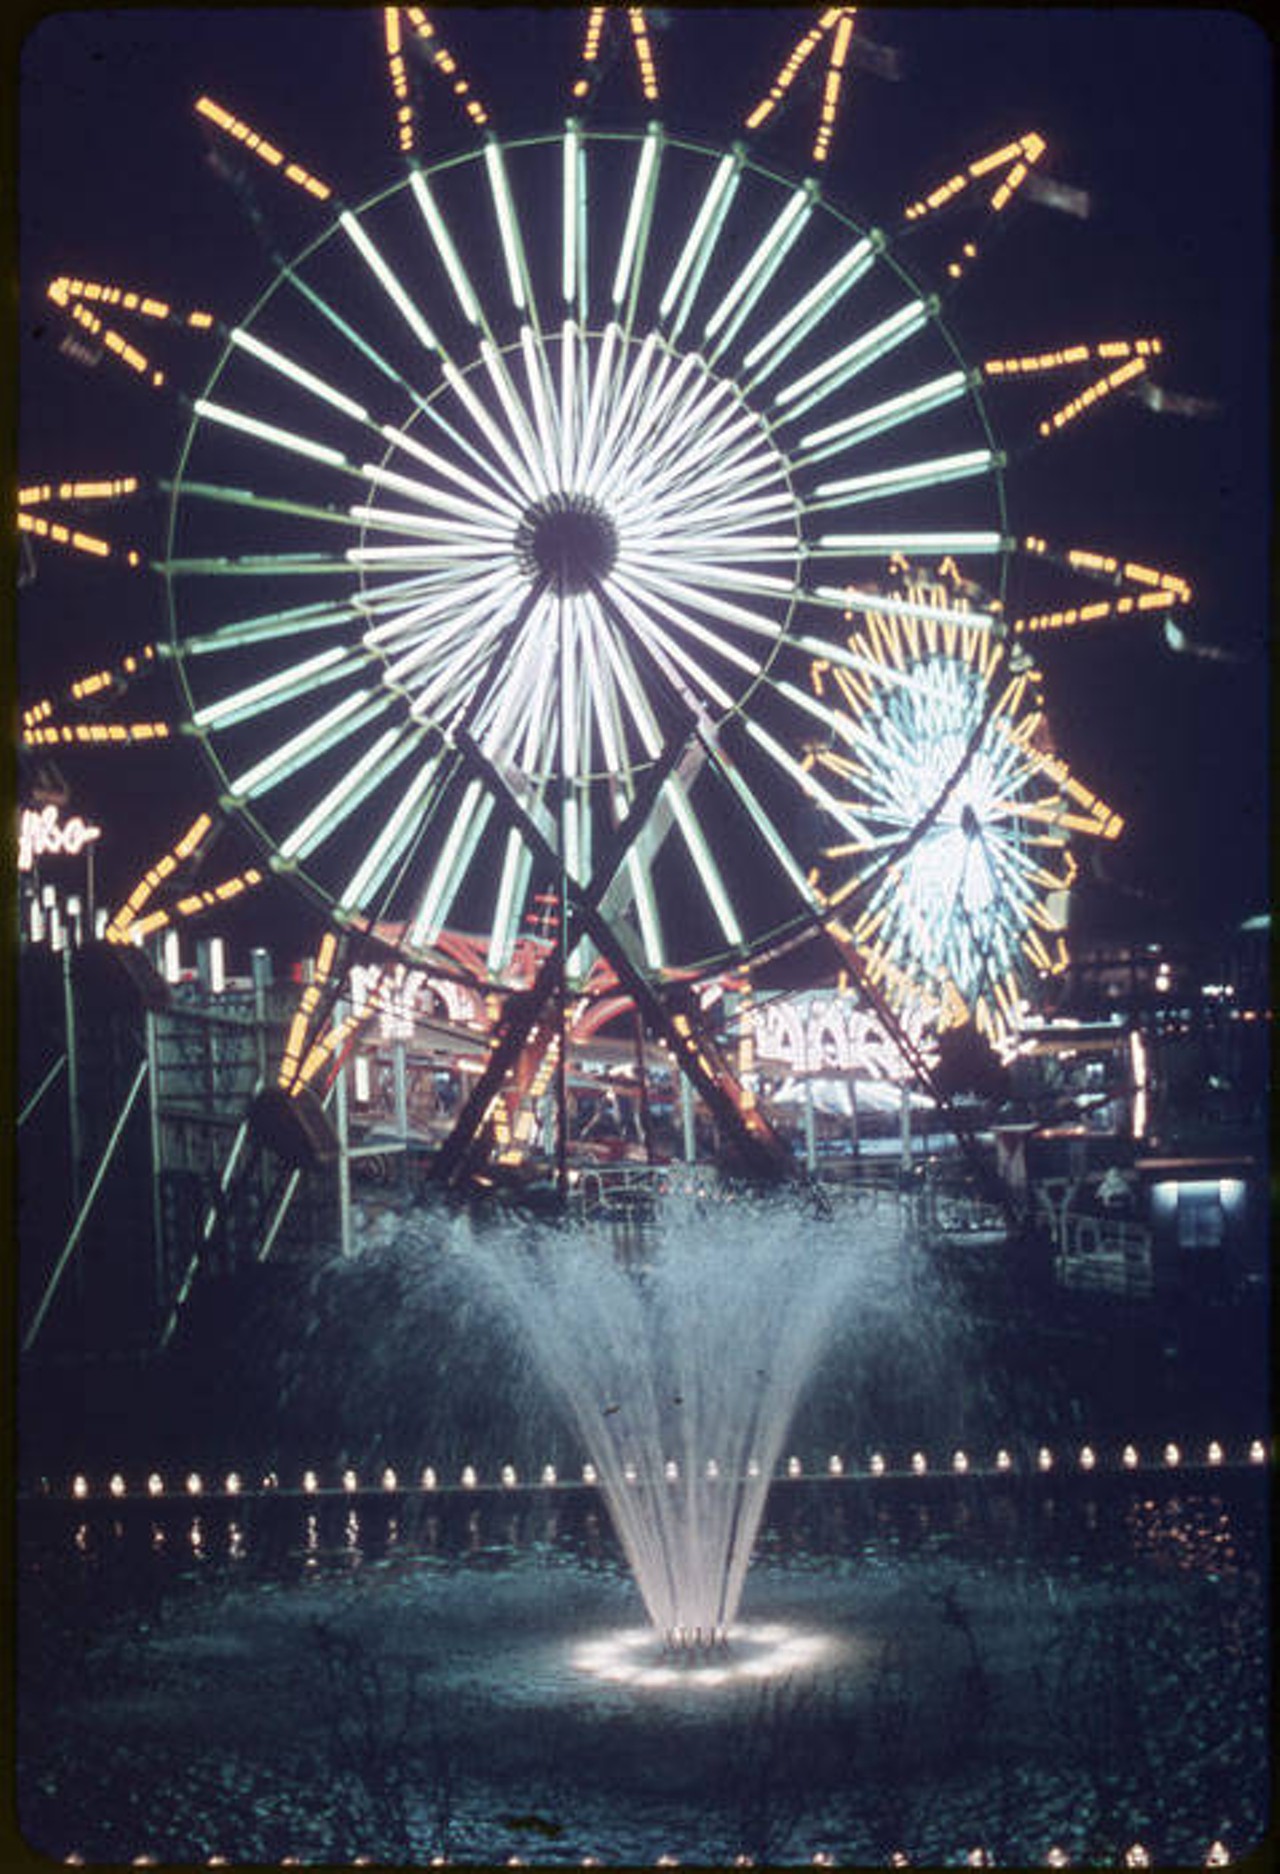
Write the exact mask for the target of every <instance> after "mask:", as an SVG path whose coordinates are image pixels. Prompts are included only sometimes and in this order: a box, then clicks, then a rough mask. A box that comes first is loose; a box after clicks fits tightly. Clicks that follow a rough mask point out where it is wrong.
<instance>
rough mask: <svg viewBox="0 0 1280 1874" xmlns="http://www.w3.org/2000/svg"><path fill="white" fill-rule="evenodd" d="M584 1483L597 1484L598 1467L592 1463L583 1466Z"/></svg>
mask: <svg viewBox="0 0 1280 1874" xmlns="http://www.w3.org/2000/svg"><path fill="white" fill-rule="evenodd" d="M582 1481H583V1483H584V1484H593V1483H595V1482H596V1481H597V1479H596V1467H595V1465H594V1464H591V1463H587V1464H584V1465H583V1467H582Z"/></svg>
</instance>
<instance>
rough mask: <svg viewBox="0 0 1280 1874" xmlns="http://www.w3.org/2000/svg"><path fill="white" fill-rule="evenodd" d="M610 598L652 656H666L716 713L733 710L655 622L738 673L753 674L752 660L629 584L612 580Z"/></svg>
mask: <svg viewBox="0 0 1280 1874" xmlns="http://www.w3.org/2000/svg"><path fill="white" fill-rule="evenodd" d="M612 596H613V598H614V600H615V602H616V604H617V606H618V609H619V611H620V612H621V613H622V614H623V616H624V617H625V618H626V620H627V623H628V624H629V625H630V626H631V627H632V629H633V630H634V631H635V633H636V636H637V637H638V638H639V639H640V641H641V642H642V643H643V644H644V646H645V648H646V649H647V650H648V652H649V653H650V655H651V656H656V655H657V654H658V653H659V652H662V653H665V655H666V656H667V657H668V658H670V659H671V660H672V662H674V663H676V664H678V665H679V667H680V669H681V670H682V671H683V672H684V674H685V676H686V677H688V678H689V679H691V681H692V682H693V683H694V685H695V686H696V687H697V690H698V692H699V694H701V695H702V696H705V697H707V698H708V699H709V700H710V701H711V702H713V703H714V704H715V705H716V707H717V708H718V709H728V708H730V707H731V706H732V703H733V698H732V696H731V695H730V693H729V691H728V690H726V689H725V688H724V686H723V685H722V684H721V683H719V682H718V681H717V680H716V678H715V677H713V676H712V675H711V673H710V671H708V670H707V669H706V667H705V666H704V665H702V664H700V663H699V662H698V660H697V659H696V658H695V657H694V656H693V653H692V652H691V651H689V650H688V649H687V648H686V647H685V646H684V645H683V644H681V643H680V642H679V641H678V640H677V639H675V638H673V637H672V636H671V634H670V633H669V632H668V631H666V630H664V629H663V627H662V625H661V624H659V622H658V618H659V617H662V618H666V619H668V620H669V622H671V623H672V624H675V625H677V626H678V627H679V629H680V630H681V631H682V632H683V633H684V634H685V635H686V636H687V637H691V638H694V639H695V640H696V641H698V642H699V643H704V644H708V645H709V646H711V647H712V648H714V650H715V653H716V655H717V656H718V657H720V658H722V659H723V660H724V661H725V662H726V663H730V664H733V665H735V666H736V667H737V668H738V669H739V670H746V671H748V672H751V673H752V674H754V671H755V660H754V659H753V658H751V657H748V656H747V655H746V653H745V652H743V651H740V650H739V649H738V648H737V646H736V645H734V644H730V643H729V642H728V641H727V640H725V639H721V638H719V637H716V636H715V634H714V633H712V632H710V631H708V630H707V629H706V628H705V627H703V626H700V625H699V624H697V623H696V621H695V620H693V619H691V618H689V617H688V616H687V614H685V613H683V612H680V611H678V610H677V608H676V607H675V606H673V605H671V604H669V603H668V602H667V601H666V600H665V599H663V598H661V597H660V596H659V595H658V594H657V593H655V592H644V593H637V592H635V590H634V588H632V587H631V585H630V583H629V582H628V581H625V580H623V579H621V578H615V580H614V583H613V593H612ZM655 614H657V616H655Z"/></svg>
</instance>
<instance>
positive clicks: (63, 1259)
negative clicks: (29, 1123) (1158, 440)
mask: <svg viewBox="0 0 1280 1874" xmlns="http://www.w3.org/2000/svg"><path fill="white" fill-rule="evenodd" d="M146 1077H147V1063H146V1061H145V1060H143V1062H142V1063H141V1065H140V1066H139V1068H138V1071H137V1073H136V1074H135V1075H134V1077H133V1084H132V1086H131V1087H130V1088H129V1091H128V1093H127V1095H126V1096H125V1102H124V1105H123V1106H122V1107H121V1109H120V1116H119V1118H118V1119H117V1120H116V1123H115V1125H114V1127H113V1128H112V1132H111V1137H110V1138H109V1139H108V1141H107V1146H106V1150H105V1151H104V1152H103V1154H102V1157H101V1159H100V1160H99V1161H98V1169H97V1171H96V1172H95V1173H94V1175H93V1182H92V1184H91V1185H90V1186H89V1190H88V1194H87V1196H86V1197H85V1200H84V1202H83V1204H82V1205H81V1206H80V1210H79V1213H78V1214H77V1216H76V1220H75V1222H74V1223H73V1224H72V1226H71V1234H70V1236H68V1238H67V1240H66V1242H65V1243H64V1244H63V1246H62V1254H61V1255H60V1256H59V1257H58V1260H57V1263H56V1264H55V1266H54V1271H53V1274H52V1275H51V1276H50V1277H49V1280H48V1283H47V1284H46V1287H45V1291H44V1294H43V1295H42V1296H41V1298H40V1306H39V1307H38V1308H37V1309H36V1312H35V1316H34V1318H33V1320H32V1322H31V1326H30V1327H29V1328H28V1329H27V1334H26V1339H25V1340H24V1341H23V1343H22V1351H23V1353H30V1351H31V1349H32V1347H33V1346H34V1344H35V1339H36V1335H37V1334H38V1333H39V1332H40V1329H41V1327H42V1326H43V1325H44V1318H45V1316H46V1314H48V1312H49V1308H50V1305H51V1303H52V1301H53V1298H54V1295H55V1294H56V1293H57V1290H58V1284H59V1283H60V1282H61V1280H62V1277H63V1274H64V1272H65V1270H66V1267H67V1264H68V1262H69V1261H70V1260H71V1256H72V1254H73V1252H74V1250H75V1247H76V1244H77V1243H78V1242H79V1241H80V1237H81V1233H82V1232H83V1230H84V1226H85V1224H86V1223H87V1222H88V1219H89V1212H90V1211H91V1210H92V1209H93V1205H94V1200H95V1199H96V1197H97V1195H98V1191H99V1188H100V1187H101V1184H102V1180H103V1179H104V1178H105V1177H106V1175H107V1168H108V1166H109V1165H110V1163H111V1160H112V1158H113V1157H114V1156H115V1149H116V1146H117V1145H118V1144H119V1142H120V1134H121V1133H122V1132H123V1131H124V1128H125V1122H126V1120H127V1119H128V1117H129V1115H130V1113H131V1112H132V1111H133V1103H134V1101H135V1100H136V1099H137V1097H138V1095H139V1093H140V1092H141V1091H142V1086H143V1082H144V1081H145V1080H146Z"/></svg>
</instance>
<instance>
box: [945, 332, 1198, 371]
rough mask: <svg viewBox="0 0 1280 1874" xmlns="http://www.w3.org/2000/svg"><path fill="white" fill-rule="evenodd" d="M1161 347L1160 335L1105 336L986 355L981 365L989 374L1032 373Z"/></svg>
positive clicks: (1148, 353) (1155, 352)
mask: <svg viewBox="0 0 1280 1874" xmlns="http://www.w3.org/2000/svg"><path fill="white" fill-rule="evenodd" d="M1163 350H1164V341H1163V340H1162V339H1159V338H1108V339H1103V340H1101V341H1100V342H1099V343H1097V344H1094V345H1089V344H1076V345H1062V346H1059V347H1058V348H1057V349H1056V350H1054V351H1041V352H1031V353H1028V354H1026V355H1023V356H1021V357H1011V358H988V359H987V360H986V362H985V363H984V364H983V367H982V369H983V370H984V371H985V372H986V374H987V376H988V377H1031V376H1038V375H1039V374H1040V373H1042V372H1045V371H1061V370H1064V369H1067V368H1069V367H1070V366H1073V365H1077V364H1092V363H1094V362H1095V361H1097V362H1103V363H1105V362H1110V361H1111V360H1112V359H1116V358H1158V357H1159V356H1160V354H1161V353H1162V352H1163Z"/></svg>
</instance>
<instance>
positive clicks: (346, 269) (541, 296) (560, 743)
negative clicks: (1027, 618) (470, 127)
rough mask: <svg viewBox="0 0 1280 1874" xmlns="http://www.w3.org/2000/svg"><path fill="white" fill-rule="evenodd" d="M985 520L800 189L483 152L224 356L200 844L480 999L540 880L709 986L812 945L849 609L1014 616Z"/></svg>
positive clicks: (375, 218)
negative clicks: (887, 569)
mask: <svg viewBox="0 0 1280 1874" xmlns="http://www.w3.org/2000/svg"><path fill="white" fill-rule="evenodd" d="M1002 482H1003V465H1002V458H1001V457H1000V455H999V453H998V451H997V450H996V449H995V448H994V446H993V445H992V441H991V432H990V426H989V423H988V421H987V416H986V412H985V408H984V404H983V393H982V389H981V386H980V384H979V383H978V382H976V381H975V376H974V374H973V373H972V372H971V371H970V370H968V369H967V368H966V367H965V365H964V363H963V361H962V360H961V359H960V357H959V355H958V352H957V350H956V347H955V345H954V342H953V341H952V339H951V337H950V335H949V333H948V330H947V328H946V326H945V324H944V322H943V320H942V316H941V311H940V308H939V304H938V302H937V300H936V299H932V298H930V296H929V295H928V293H927V292H926V291H924V290H923V289H922V288H921V287H920V286H919V285H918V284H917V283H916V282H915V281H914V280H913V279H912V277H911V276H910V275H909V274H908V273H907V272H906V270H905V269H904V267H903V266H902V264H901V263H900V262H899V261H898V260H897V259H896V258H895V257H894V256H893V254H892V251H891V244H890V243H889V242H888V241H887V240H886V239H885V238H884V237H883V236H882V235H880V234H878V233H877V232H876V231H875V230H872V229H867V228H863V227H861V226H859V225H858V224H856V223H854V222H852V221H851V220H849V219H848V218H847V217H846V216H845V215H843V214H842V213H841V212H839V211H838V210H836V209H834V208H833V207H831V206H829V205H828V204H827V203H826V202H825V201H824V200H823V199H822V197H821V196H820V194H819V192H818V191H817V189H816V188H815V187H814V186H813V184H812V183H807V182H802V183H795V182H792V181H789V180H787V179H784V178H783V177H781V176H779V175H777V174H775V173H773V172H772V171H770V170H769V169H767V168H765V167H764V166H763V165H762V164H760V163H759V162H758V161H756V160H753V159H752V158H750V157H749V156H748V155H747V153H746V151H745V150H744V149H743V148H742V147H741V146H739V147H738V148H736V149H733V150H730V151H728V152H725V151H722V150H716V149H710V148H704V147H701V146H698V145H695V144H691V143H688V142H685V141H683V140H681V139H678V138H675V137H672V136H669V135H668V134H667V133H666V132H665V131H663V130H662V129H661V128H659V127H658V126H656V125H655V126H651V127H650V128H649V129H648V130H646V131H644V132H643V133H626V134H615V135H605V134H593V133H591V132H589V131H586V130H584V129H582V128H581V127H579V126H578V125H577V124H576V123H570V124H569V125H567V126H566V128H565V129H563V130H562V131H560V132H558V133H556V134H555V135H552V136H549V137H544V138H535V139H530V140H527V141H522V142H519V143H516V144H506V143H504V142H503V141H501V140H500V139H498V138H490V139H489V140H488V141H486V143H485V144H484V146H483V148H482V149H480V150H478V151H476V152H474V153H472V154H470V155H469V156H466V157H464V158H462V159H460V160H450V161H448V162H445V163H443V164H438V165H435V166H433V167H421V168H419V167H415V168H413V169H412V170H411V171H410V174H409V175H408V176H407V177H406V178H405V179H404V180H403V181H401V182H399V183H398V184H396V185H395V186H394V187H393V188H391V189H390V190H388V191H386V192H385V193H384V194H382V195H380V196H378V197H376V198H375V199H374V200H372V201H370V202H367V203H364V204H362V205H360V206H359V207H358V208H353V209H342V210H340V211H339V212H338V214H337V215H336V217H334V218H333V220H332V221H331V223H330V225H329V226H328V227H327V228H326V229H325V231H324V232H323V233H322V234H321V235H320V236H319V237H318V238H317V239H316V240H315V241H314V242H313V243H312V244H311V246H310V247H308V248H307V249H306V250H305V251H304V252H303V253H302V254H301V255H300V256H299V257H298V258H296V259H294V260H292V261H290V262H289V263H288V265H287V266H286V267H284V268H282V269H281V271H280V273H279V275H278V277H277V278H276V279H275V280H274V281H273V282H272V284H271V285H270V287H269V288H268V290H267V291H266V292H265V293H264V294H263V296H262V297H261V299H260V300H259V301H258V302H257V304H256V305H254V306H253V307H252V308H251V309H250V310H249V312H248V313H247V314H246V316H245V317H244V318H243V319H242V320H240V321H239V322H237V323H236V324H234V325H232V326H230V327H229V328H228V329H227V330H226V331H225V333H224V335H223V345H222V350H221V355H220V357H219V359H218V361H217V363H216V365H215V367H214V369H213V371H212V373H211V375H210V377H209V380H208V382H207V384H206V385H205V387H204V390H203V392H202V394H201V395H200V396H199V397H197V398H196V399H195V401H194V405H193V414H192V418H191V422H190V426H189V429H188V432H187V435H186V438H185V441H184V444H183V448H182V454H181V461H180V466H179V470H178V473H177V475H176V476H175V478H174V484H173V494H172V501H171V508H170V516H169V528H168V541H167V546H166V551H165V556H164V561H163V567H162V570H163V572H164V576H165V580H166V583H167V587H168V594H169V614H170V627H171V637H170V642H169V645H168V647H167V649H168V654H169V655H170V656H171V657H172V659H173V661H174V664H175V666H176V669H177V671H178V674H179V677H180V680H181V684H182V688H183V693H184V696H185V699H186V707H187V713H188V719H189V721H190V723H191V725H192V726H193V728H194V729H195V731H196V733H197V735H198V736H199V739H200V741H201V744H202V746H203V748H204V749H205V751H206V753H207V754H208V756H209V757H210V759H211V761H212V762H213V764H214V767H215V770H216V773H217V777H218V786H219V792H220V798H221V800H222V803H223V805H224V806H225V807H227V808H228V809H230V810H231V811H232V812H233V813H235V814H237V815H239V816H241V817H242V818H243V819H244V820H245V821H246V822H248V823H249V824H250V825H251V827H252V828H253V831H254V833H255V834H256V835H257V836H258V838H259V839H260V840H261V842H262V843H263V844H264V845H265V847H266V849H267V851H268V853H269V854H270V862H271V864H272V865H273V866H274V867H276V868H277V869H279V870H281V871H283V872H286V873H287V874H289V875H290V876H292V877H295V878H296V879H297V880H298V881H299V882H300V883H302V884H303V885H305V886H307V887H308V888H310V890H311V891H312V892H314V893H315V894H317V895H318V896H319V897H320V898H321V900H322V901H323V902H324V903H325V904H326V906H327V907H328V908H329V909H330V910H331V911H332V913H333V915H334V916H335V918H336V919H337V920H338V922H339V923H342V924H347V925H354V926H357V927H359V926H362V925H367V924H369V923H371V922H373V921H375V920H376V921H378V922H392V923H395V924H396V925H397V926H399V927H400V928H402V930H403V933H404V935H403V940H402V941H403V944H404V947H405V950H406V952H407V954H409V955H410V956H411V957H427V956H429V955H430V954H431V953H432V950H433V947H434V946H435V945H436V943H437V941H438V939H439V936H440V933H441V932H442V930H444V929H446V928H447V927H449V926H451V925H452V926H457V927H459V928H462V929H466V930H481V931H484V932H485V933H487V934H488V946H487V967H488V970H489V972H490V973H491V975H492V976H493V977H495V978H498V979H500V978H501V976H502V974H503V971H504V969H505V967H506V965H507V964H508V962H509V960H510V957H511V953H512V949H513V946H514V944H515V941H516V939H517V936H518V934H519V932H520V931H521V930H522V928H523V927H524V925H525V922H526V919H527V917H528V914H529V912H530V909H531V907H532V905H533V904H534V902H535V900H536V899H537V898H538V896H539V895H540V894H542V893H545V892H546V891H547V889H548V888H549V887H550V886H552V885H554V883H555V875H556V874H561V875H567V878H568V881H569V883H570V885H571V886H572V887H574V888H577V889H579V890H585V889H587V888H588V887H589V886H590V887H591V888H592V889H593V890H594V891H595V892H596V893H597V895H598V896H599V897H600V898H601V901H602V903H603V904H604V906H605V909H606V914H607V916H608V918H609V921H610V923H611V924H612V925H613V927H614V928H615V930H616V931H617V932H618V933H619V938H620V941H623V942H625V943H626V944H627V945H628V947H629V950H630V953H631V954H632V955H633V956H634V957H636V958H637V960H638V961H639V962H640V963H641V965H642V967H643V968H644V969H645V970H646V971H647V972H648V973H650V974H653V975H655V976H660V975H662V974H663V973H665V972H668V971H671V970H679V971H681V972H687V971H690V970H705V969H707V968H710V967H712V966H714V965H715V964H717V963H719V964H724V963H728V962H731V961H736V962H742V961H745V960H746V959H747V958H748V957H749V956H751V955H752V954H753V953H755V952H757V951H758V950H759V949H760V948H761V947H762V946H763V945H765V944H767V943H769V942H774V941H777V939H778V938H779V937H780V936H782V935H784V934H785V933H786V932H787V931H788V930H791V929H795V928H797V927H798V926H799V925H801V924H802V923H803V922H804V921H805V920H806V919H810V918H811V916H812V913H813V910H814V903H813V899H812V894H811V892H810V890H809V887H808V883H807V880H806V876H805V871H804V867H803V864H802V863H798V862H797V857H796V852H795V847H796V829H797V826H798V824H799V823H800V821H801V817H802V813H803V810H804V809H805V808H806V806H808V807H810V808H811V807H813V806H815V805H816V806H818V807H820V808H821V809H822V810H823V811H825V812H827V813H829V814H830V815H832V816H833V817H835V818H836V819H837V820H839V819H840V818H841V817H842V816H843V817H844V818H845V819H846V820H847V822H848V825H849V829H850V831H851V832H852V830H853V825H854V823H853V820H852V819H851V818H850V817H849V816H848V815H847V814H846V812H845V809H844V808H843V806H842V804H841V802H840V800H839V798H838V796H837V795H836V794H834V793H832V792H831V791H829V790H828V788H827V787H826V786H825V784H824V781H823V779H822V777H821V776H820V775H819V774H816V773H815V772H814V771H813V770H812V769H811V768H808V767H806V766H805V764H804V762H803V760H802V758H801V753H800V751H801V750H802V748H803V746H804V744H805V742H806V741H807V740H808V739H810V738H812V737H813V736H814V735H815V734H816V735H826V734H830V733H832V732H833V730H834V727H835V723H836V713H835V710H834V708H833V706H832V704H831V703H830V702H829V701H828V700H827V699H825V698H824V697H823V696H821V695H815V694H814V692H813V690H812V688H811V686H810V685H809V683H808V680H807V673H808V669H809V666H810V664H811V662H812V660H813V658H814V657H815V655H818V654H829V652H830V637H831V623H832V621H833V619H836V620H838V619H840V618H843V616H844V614H845V612H846V611H847V609H848V608H849V606H850V604H858V603H861V602H863V601H861V600H860V599H859V598H858V596H857V593H856V591H855V592H853V593H851V590H850V588H851V586H852V587H855V588H856V587H857V586H858V585H859V584H860V583H861V584H863V585H866V584H867V582H868V578H869V573H870V569H871V568H873V567H875V566H876V565H879V564H882V563H883V561H884V560H885V559H886V558H887V556H889V555H890V554H892V553H895V552H902V551H908V550H921V549H924V550H929V549H932V550H935V551H941V552H952V553H963V554H965V555H967V556H974V555H983V556H986V557H987V558H988V559H989V560H990V561H992V562H993V564H994V566H995V569H996V577H997V579H998V578H999V574H1000V569H1001V567H1002V565H1003V559H1004V556H1005V555H1006V554H1007V551H1008V542H1007V533H1006V530H1005V528H1004V525H1003V486H1002ZM247 576H248V577H247ZM246 590H247V591H250V592H252V594H253V600H252V602H251V603H250V604H248V605H246V604H245V603H244V602H243V601H242V600H241V598H240V594H241V593H243V592H245V591H246ZM868 602H869V601H868ZM836 655H839V652H838V650H837V652H836ZM593 949H594V946H593V944H592V943H591V940H590V939H589V938H587V939H584V940H583V942H582V943H581V945H580V946H579V949H578V952H577V962H578V966H579V968H580V969H585V968H586V967H587V966H588V965H589V963H590V961H591V959H592V953H593Z"/></svg>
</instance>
